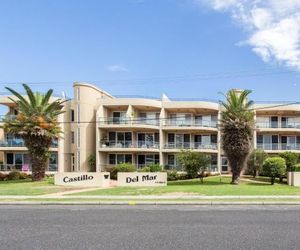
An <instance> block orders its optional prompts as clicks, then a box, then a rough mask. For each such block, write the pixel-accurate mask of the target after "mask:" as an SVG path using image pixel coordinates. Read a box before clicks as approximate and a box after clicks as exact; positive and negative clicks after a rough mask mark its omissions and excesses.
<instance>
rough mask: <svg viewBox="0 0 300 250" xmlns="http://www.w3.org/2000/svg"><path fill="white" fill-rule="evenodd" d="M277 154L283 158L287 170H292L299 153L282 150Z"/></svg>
mask: <svg viewBox="0 0 300 250" xmlns="http://www.w3.org/2000/svg"><path fill="white" fill-rule="evenodd" d="M279 156H280V157H281V158H283V159H285V164H286V168H287V171H292V170H293V167H294V166H295V165H296V164H297V162H298V159H299V154H297V153H293V152H290V151H286V152H283V153H281V154H279Z"/></svg>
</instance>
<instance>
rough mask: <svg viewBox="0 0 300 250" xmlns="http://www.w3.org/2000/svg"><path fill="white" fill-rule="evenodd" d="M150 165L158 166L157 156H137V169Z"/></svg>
mask: <svg viewBox="0 0 300 250" xmlns="http://www.w3.org/2000/svg"><path fill="white" fill-rule="evenodd" d="M150 164H159V155H157V154H155V155H138V167H139V168H143V167H144V166H147V165H150Z"/></svg>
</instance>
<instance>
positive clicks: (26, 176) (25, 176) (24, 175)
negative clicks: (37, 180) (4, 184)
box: [20, 172, 30, 180]
mask: <svg viewBox="0 0 300 250" xmlns="http://www.w3.org/2000/svg"><path fill="white" fill-rule="evenodd" d="M29 178H30V175H29V174H27V173H24V172H20V180H25V179H29Z"/></svg>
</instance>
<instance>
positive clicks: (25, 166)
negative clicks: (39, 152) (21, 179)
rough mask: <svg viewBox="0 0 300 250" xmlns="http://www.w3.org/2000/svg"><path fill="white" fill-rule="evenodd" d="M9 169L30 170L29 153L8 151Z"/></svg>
mask: <svg viewBox="0 0 300 250" xmlns="http://www.w3.org/2000/svg"><path fill="white" fill-rule="evenodd" d="M6 168H7V170H20V171H29V170H30V159H29V155H28V154H27V153H7V154H6Z"/></svg>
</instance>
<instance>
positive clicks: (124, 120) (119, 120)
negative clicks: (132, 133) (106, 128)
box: [99, 117, 159, 126]
mask: <svg viewBox="0 0 300 250" xmlns="http://www.w3.org/2000/svg"><path fill="white" fill-rule="evenodd" d="M99 124H105V125H109V124H113V125H118V124H120V125H127V124H128V125H134V124H141V125H152V126H159V119H148V118H130V117H108V118H107V119H106V120H102V121H100V122H99Z"/></svg>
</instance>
